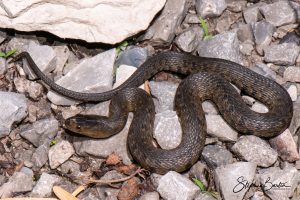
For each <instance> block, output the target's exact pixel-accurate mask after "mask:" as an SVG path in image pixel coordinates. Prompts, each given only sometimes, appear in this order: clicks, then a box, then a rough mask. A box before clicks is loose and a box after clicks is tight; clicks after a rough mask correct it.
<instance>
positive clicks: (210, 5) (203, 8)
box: [196, 0, 227, 18]
mask: <svg viewBox="0 0 300 200" xmlns="http://www.w3.org/2000/svg"><path fill="white" fill-rule="evenodd" d="M226 8H227V4H226V2H225V0H220V1H218V2H216V1H213V0H197V1H196V10H197V13H198V15H200V16H201V17H203V18H207V17H218V16H220V15H221V14H222V12H223V11H224V10H225V9H226Z"/></svg>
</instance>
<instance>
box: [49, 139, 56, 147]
mask: <svg viewBox="0 0 300 200" xmlns="http://www.w3.org/2000/svg"><path fill="white" fill-rule="evenodd" d="M56 144H57V141H56V140H51V142H50V143H49V146H50V147H52V146H54V145H56Z"/></svg>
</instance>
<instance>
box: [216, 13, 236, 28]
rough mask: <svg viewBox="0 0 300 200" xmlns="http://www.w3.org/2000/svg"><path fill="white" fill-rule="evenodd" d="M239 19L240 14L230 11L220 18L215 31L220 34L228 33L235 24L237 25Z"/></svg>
mask: <svg viewBox="0 0 300 200" xmlns="http://www.w3.org/2000/svg"><path fill="white" fill-rule="evenodd" d="M239 18H241V14H240V13H232V12H230V11H228V10H226V11H224V13H223V14H222V15H221V16H220V17H219V18H218V21H217V24H216V28H215V30H216V31H217V32H218V33H223V32H225V31H228V30H229V29H230V27H231V25H232V24H233V23H235V22H236V21H237V20H238V19H239Z"/></svg>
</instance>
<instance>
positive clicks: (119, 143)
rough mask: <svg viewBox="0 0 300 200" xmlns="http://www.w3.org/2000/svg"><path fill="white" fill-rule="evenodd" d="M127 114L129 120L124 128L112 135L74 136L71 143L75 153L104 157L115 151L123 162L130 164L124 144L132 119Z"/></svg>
mask: <svg viewBox="0 0 300 200" xmlns="http://www.w3.org/2000/svg"><path fill="white" fill-rule="evenodd" d="M129 116H130V117H129V120H128V121H127V123H126V125H125V127H124V129H123V130H122V131H121V132H120V133H118V134H116V135H114V136H112V137H109V138H106V139H93V138H88V137H75V139H74V142H73V145H74V148H75V150H76V153H77V154H79V155H81V156H86V155H92V156H96V157H101V158H105V157H107V156H109V155H110V154H112V153H116V154H118V155H119V156H120V157H121V158H122V160H123V162H124V163H125V164H131V160H130V158H129V155H128V152H127V145H126V144H127V143H126V142H127V135H128V130H129V126H130V123H131V120H132V115H129ZM129 142H132V141H129Z"/></svg>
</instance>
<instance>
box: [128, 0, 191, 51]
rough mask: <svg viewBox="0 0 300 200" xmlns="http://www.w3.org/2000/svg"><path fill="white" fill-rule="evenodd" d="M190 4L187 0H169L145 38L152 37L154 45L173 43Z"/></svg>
mask: <svg viewBox="0 0 300 200" xmlns="http://www.w3.org/2000/svg"><path fill="white" fill-rule="evenodd" d="M188 4H189V2H188V1H187V0H168V1H167V3H166V5H165V7H164V9H163V11H162V12H161V14H160V15H159V17H158V18H157V19H156V20H155V21H154V23H153V24H152V25H151V26H150V28H149V29H148V30H147V32H146V34H145V36H144V39H151V41H152V42H153V44H154V45H160V44H169V43H171V42H172V40H173V39H174V37H175V30H176V29H177V28H178V27H179V25H180V24H181V22H182V21H183V18H184V16H185V14H186V12H187V9H188ZM148 9H149V8H148ZM131 13H132V11H131ZM123 26H124V25H123Z"/></svg>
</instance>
